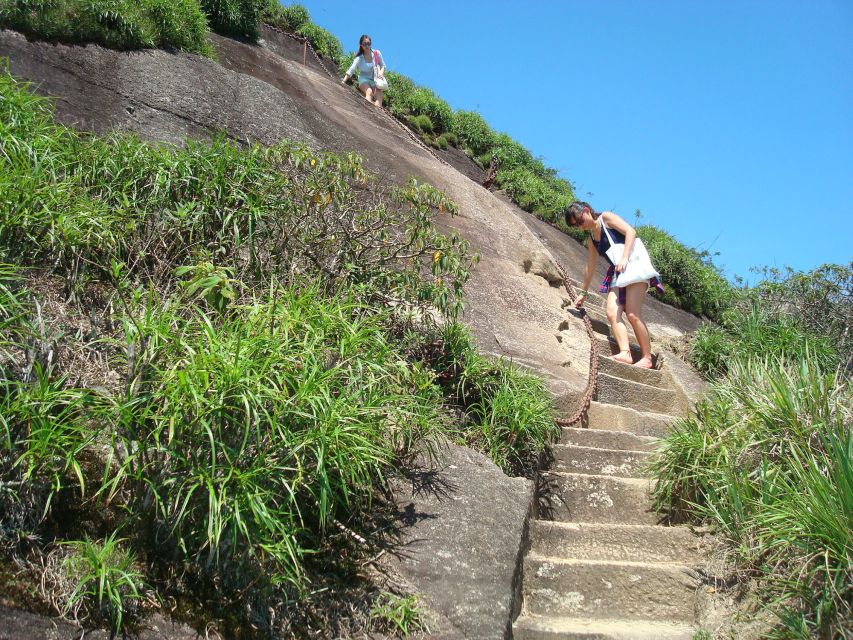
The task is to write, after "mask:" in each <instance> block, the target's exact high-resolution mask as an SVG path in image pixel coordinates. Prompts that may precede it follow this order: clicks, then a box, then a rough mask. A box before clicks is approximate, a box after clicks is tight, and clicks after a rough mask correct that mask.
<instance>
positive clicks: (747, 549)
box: [652, 265, 853, 640]
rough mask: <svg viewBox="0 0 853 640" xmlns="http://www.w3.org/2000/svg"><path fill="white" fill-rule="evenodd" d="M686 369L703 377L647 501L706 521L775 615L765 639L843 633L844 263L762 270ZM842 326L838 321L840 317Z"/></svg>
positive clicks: (852, 456)
mask: <svg viewBox="0 0 853 640" xmlns="http://www.w3.org/2000/svg"><path fill="white" fill-rule="evenodd" d="M765 275H766V276H768V277H767V279H766V280H764V281H763V282H761V283H760V284H759V285H757V286H756V287H754V288H752V289H746V290H744V291H740V292H738V294H737V296H736V298H735V299H734V301H733V303H732V306H731V308H729V309H728V310H726V311H725V313H724V314H723V317H722V319H721V324H720V325H707V326H705V327H703V328H702V329H700V331H699V332H697V335H696V338H695V340H694V343H693V345H692V347H691V352H690V356H691V359H692V360H693V362H694V363H695V364H696V366H698V367H699V368H700V370H702V371H703V372H704V373H706V375H709V376H711V377H714V378H716V379H717V380H716V382H715V383H714V384H713V385H712V387H711V391H710V393H709V394H708V395H707V397H706V398H705V399H704V400H703V401H702V402H701V403H700V404H699V405H698V406H697V408H696V410H695V412H694V413H693V414H691V415H690V416H689V417H688V418H686V419H684V420H682V421H680V422H679V423H677V424H676V425H675V428H674V430H673V432H672V434H671V435H670V436H669V437H668V438H667V439H666V441H665V443H664V446H663V447H662V449H661V451H660V453H659V454H658V456H657V458H656V461H655V463H654V465H653V469H652V472H653V474H654V476H655V477H656V478H658V479H659V482H658V484H657V488H656V493H655V501H656V503H657V506H658V507H659V508H660V509H662V510H665V511H667V512H669V513H670V515H671V516H672V517H673V518H674V519H676V520H692V521H708V522H711V523H714V524H715V525H716V527H717V528H718V530H719V531H720V533H721V534H722V535H724V536H725V537H726V538H727V539H728V540H729V541H730V542H731V545H732V548H733V550H734V552H735V554H736V557H737V561H738V564H739V566H740V567H741V568H743V569H744V570H746V571H747V572H749V573H751V574H752V575H755V576H757V577H759V578H760V581H761V585H762V588H763V590H764V599H765V602H767V603H768V604H767V606H769V607H771V609H772V610H773V611H774V612H775V613H776V614H777V615H778V619H779V623H778V628H777V629H776V630H775V631H774V632H773V635H772V637H775V638H780V639H781V638H802V639H804V640H805V639H806V638H812V637H820V638H835V637H844V636H845V635H846V634H849V633H850V631H851V630H853V604H851V603H853V411H851V407H853V394H851V387H850V380H849V377H848V376H849V365H850V361H851V360H850V358H851V351H850V348H851V342H850V340H849V338H848V336H847V329H846V327H847V323H848V322H849V318H850V317H851V314H852V313H853V287H851V283H853V265H850V266H849V267H845V266H842V265H824V266H823V267H820V268H819V269H816V270H814V271H813V272H811V273H808V274H800V273H794V272H792V271H790V270H789V271H788V272H786V273H781V272H777V271H771V272H765ZM845 319H848V320H845Z"/></svg>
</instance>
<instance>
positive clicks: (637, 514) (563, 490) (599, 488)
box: [543, 471, 662, 525]
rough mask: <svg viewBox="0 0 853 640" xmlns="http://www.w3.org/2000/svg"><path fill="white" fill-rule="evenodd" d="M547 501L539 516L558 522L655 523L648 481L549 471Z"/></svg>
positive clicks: (656, 519)
mask: <svg viewBox="0 0 853 640" xmlns="http://www.w3.org/2000/svg"><path fill="white" fill-rule="evenodd" d="M543 477H544V480H545V481H546V482H547V483H548V484H549V485H550V486H549V489H550V492H549V494H548V496H549V503H548V505H547V508H543V511H544V513H543V516H544V517H545V518H547V519H551V520H557V521H560V522H597V523H611V524H648V525H653V524H658V523H659V522H660V520H661V519H662V516H661V515H660V514H658V513H656V512H654V511H652V510H651V508H650V503H649V486H650V483H649V481H648V480H642V479H640V478H614V477H611V476H596V475H589V474H582V473H564V472H560V471H549V472H547V473H545V474H543Z"/></svg>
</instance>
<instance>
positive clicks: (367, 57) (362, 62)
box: [341, 35, 385, 107]
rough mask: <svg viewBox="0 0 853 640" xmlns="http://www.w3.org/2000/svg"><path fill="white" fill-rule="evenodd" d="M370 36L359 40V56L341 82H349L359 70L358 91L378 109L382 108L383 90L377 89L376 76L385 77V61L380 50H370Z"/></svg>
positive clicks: (364, 36)
mask: <svg viewBox="0 0 853 640" xmlns="http://www.w3.org/2000/svg"><path fill="white" fill-rule="evenodd" d="M370 45H371V41H370V36H368V35H363V36H361V38H359V40H358V55H357V56H356V57H355V60H353V61H352V64H351V65H350V66H349V69H347V72H346V73H345V74H344V77H343V80H341V82H344V83H345V82H346V81H347V80H349V78H350V76H351V75H353V72H355V70H356V67H357V68H358V90H359V91H361V93H362V95H363V96H364V97H365V98H367V99H368V100H369V101H370V102H372V103H373V104H375V105H376V106H377V107H381V106H382V94H383V91H382V89H378V88H377V87H376V76H377V75H378V76H379V77H384V76H385V60H383V59H382V54H381V53H380V52H379V49H371V48H370Z"/></svg>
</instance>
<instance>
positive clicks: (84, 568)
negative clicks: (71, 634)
mask: <svg viewBox="0 0 853 640" xmlns="http://www.w3.org/2000/svg"><path fill="white" fill-rule="evenodd" d="M122 542H124V540H118V539H116V537H115V534H113V535H111V536H110V537H109V538H107V539H106V540H104V541H102V542H95V541H92V540H88V539H86V540H80V541H71V542H66V543H63V546H65V547H67V549H68V555H67V556H65V558H64V559H63V561H62V573H63V574H64V575H63V578H64V579H65V580H66V581H67V582H68V583H69V585H70V586H71V587H72V591H71V593H70V594H68V597H67V600H66V602H65V610H64V613H65V615H68V614H70V613H72V612H73V617H74V618H75V619H80V617H81V610H84V611H85V610H86V609H87V608H89V607H90V606H91V605H93V604H94V605H95V607H96V608H95V609H93V610H91V611H87V612H86V614H85V617H87V618H92V617H94V618H97V617H102V618H105V619H106V620H108V621H109V622H110V623H111V625H112V628H113V629H114V630H115V631H119V630H120V629H121V628H122V619H123V617H124V613H125V611H128V610H132V609H133V608H134V604H135V602H136V601H139V600H141V599H142V595H141V594H140V591H141V590H142V588H143V585H144V580H143V576H142V574H141V573H139V571H138V570H137V569H136V568H135V567H134V562H135V559H134V557H133V554H132V553H129V552H127V551H126V550H124V549H122V548H121V547H120V544H121V543H122Z"/></svg>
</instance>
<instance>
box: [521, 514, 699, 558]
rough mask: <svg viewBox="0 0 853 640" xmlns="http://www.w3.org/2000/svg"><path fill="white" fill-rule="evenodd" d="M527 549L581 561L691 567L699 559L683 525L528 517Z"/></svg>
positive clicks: (692, 537)
mask: <svg viewBox="0 0 853 640" xmlns="http://www.w3.org/2000/svg"><path fill="white" fill-rule="evenodd" d="M530 549H531V553H533V554H535V555H537V556H555V557H561V558H579V559H584V560H617V561H622V560H635V561H638V562H669V563H681V564H685V565H689V566H694V565H696V564H697V563H698V562H699V561H700V559H701V554H700V551H699V538H698V537H696V536H695V535H693V533H692V532H691V531H690V529H688V528H686V527H661V526H656V527H650V526H644V525H626V524H593V523H588V522H585V523H575V522H553V521H549V520H531V522H530Z"/></svg>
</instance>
